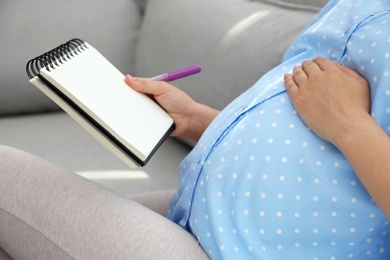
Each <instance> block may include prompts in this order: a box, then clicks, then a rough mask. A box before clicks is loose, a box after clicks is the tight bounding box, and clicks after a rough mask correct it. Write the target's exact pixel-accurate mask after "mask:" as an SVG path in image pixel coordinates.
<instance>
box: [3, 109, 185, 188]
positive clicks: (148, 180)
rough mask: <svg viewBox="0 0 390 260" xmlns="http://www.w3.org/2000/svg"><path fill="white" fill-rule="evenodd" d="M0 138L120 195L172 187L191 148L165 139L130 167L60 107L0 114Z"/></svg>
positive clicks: (176, 141)
mask: <svg viewBox="0 0 390 260" xmlns="http://www.w3.org/2000/svg"><path fill="white" fill-rule="evenodd" d="M0 143H1V144H2V145H7V146H12V147H15V148H18V149H21V150H24V151H27V152H29V153H32V154H34V155H37V156H39V157H41V158H43V159H45V160H48V161H50V162H52V163H55V164H57V165H59V166H61V167H63V168H65V169H68V170H71V171H75V172H77V173H79V174H80V175H82V176H84V177H87V178H89V179H91V180H93V181H95V182H97V183H100V184H102V185H104V186H107V187H109V188H111V189H113V190H115V191H117V192H120V193H123V194H133V193H139V192H147V191H155V190H161V189H174V188H176V187H177V184H178V182H177V179H178V178H177V172H178V167H179V164H180V162H181V160H182V159H183V158H184V157H185V156H186V154H188V152H189V151H190V149H191V148H190V147H189V146H187V145H186V144H184V143H183V142H181V141H179V140H177V139H175V138H169V139H168V140H167V141H166V142H164V143H163V145H162V146H161V147H160V149H159V150H158V151H157V152H156V154H155V155H154V156H153V158H152V159H151V160H150V161H149V163H148V164H147V165H146V166H145V167H143V168H139V169H134V170H133V169H130V168H129V167H128V166H127V165H126V164H124V163H123V162H122V161H121V160H119V159H118V158H117V157H115V156H114V155H113V154H111V153H110V152H109V151H107V150H106V149H105V148H104V147H103V146H101V145H100V144H99V143H98V142H97V141H96V140H95V139H94V138H93V137H92V136H90V135H89V134H88V133H87V132H86V131H85V130H84V129H83V128H82V127H81V126H80V125H78V124H77V123H76V122H75V121H74V120H73V119H72V118H71V117H70V116H68V115H67V114H65V113H63V112H58V113H47V114H34V115H25V116H17V117H15V116H13V117H3V118H1V119H0ZM55 151H61V152H55ZM64 155H65V156H64Z"/></svg>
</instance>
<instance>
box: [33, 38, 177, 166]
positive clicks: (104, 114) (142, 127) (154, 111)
mask: <svg viewBox="0 0 390 260" xmlns="http://www.w3.org/2000/svg"><path fill="white" fill-rule="evenodd" d="M26 71H27V74H28V75H29V77H30V82H31V83H32V84H34V85H35V86H36V87H37V88H38V89H40V90H41V91H42V92H43V93H44V94H46V95H47V96H48V97H49V98H51V99H52V100H53V101H54V102H55V103H57V104H58V105H59V106H60V107H61V108H62V109H63V110H64V111H65V112H66V113H68V114H69V115H70V116H71V117H72V118H73V119H74V120H76V121H77V122H78V123H79V124H80V125H81V126H83V127H84V128H85V129H86V130H87V131H88V132H89V133H90V134H91V135H92V136H93V137H95V138H96V139H97V140H98V141H99V142H100V143H101V144H102V145H103V146H104V147H106V148H107V149H108V150H109V151H111V152H112V153H113V154H114V155H116V156H117V157H119V158H120V159H122V160H123V161H124V162H125V163H126V164H128V165H129V166H130V167H132V168H137V167H139V166H144V165H145V164H146V163H147V162H148V161H149V160H150V158H151V157H152V156H153V154H154V153H155V151H156V150H157V149H158V147H159V146H160V145H161V144H162V143H163V142H164V140H165V139H166V138H167V137H168V136H169V135H170V133H171V132H172V131H173V129H174V123H173V119H172V118H171V117H170V116H169V115H168V113H167V112H166V111H164V110H163V109H162V108H161V107H160V106H159V105H158V104H157V103H155V102H154V101H153V100H151V99H150V98H149V97H148V96H146V95H144V94H141V93H138V92H136V91H134V90H133V89H131V88H130V87H129V86H127V84H126V83H125V82H124V77H125V76H124V75H123V74H122V73H121V72H120V71H119V70H118V69H117V68H116V67H115V66H114V65H112V64H111V63H110V62H109V61H108V60H107V59H106V58H105V57H104V56H103V55H102V54H101V53H99V51H97V50H96V49H95V48H93V47H92V46H91V45H90V44H88V43H87V42H84V41H82V40H81V39H72V40H70V41H68V42H66V43H64V44H62V45H60V46H58V47H57V48H54V49H53V50H50V51H48V52H46V53H44V54H42V55H40V56H39V57H36V58H34V59H31V60H30V61H29V62H28V63H27V66H26Z"/></svg>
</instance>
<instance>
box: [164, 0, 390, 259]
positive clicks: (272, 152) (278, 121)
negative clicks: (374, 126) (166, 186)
mask: <svg viewBox="0 0 390 260" xmlns="http://www.w3.org/2000/svg"><path fill="white" fill-rule="evenodd" d="M386 10H390V3H388V1H367V0H355V1H353V0H344V1H331V3H330V4H329V5H328V6H327V7H326V8H325V9H324V10H323V11H321V13H320V14H319V16H318V18H317V19H315V20H314V21H313V22H312V23H311V24H310V25H309V26H308V27H307V28H306V30H305V31H304V32H303V33H302V34H301V35H300V36H299V38H298V39H297V40H296V41H295V42H294V44H293V45H292V47H291V48H290V49H289V50H288V51H287V52H286V54H285V57H284V62H283V63H282V64H281V65H280V66H279V67H277V68H275V69H274V70H272V71H271V72H269V73H268V74H266V75H265V76H264V77H263V78H261V79H260V80H259V81H258V82H257V83H256V84H255V85H254V86H253V87H252V88H251V89H249V90H248V91H247V92H245V93H244V94H243V95H241V96H240V97H238V98H237V99H236V100H235V101H234V102H233V103H232V104H230V105H229V106H228V107H227V108H226V109H225V110H224V111H222V112H221V114H220V115H219V116H218V118H217V119H216V120H215V121H214V122H213V123H212V124H211V125H210V127H209V128H208V129H207V131H206V132H205V134H204V135H203V137H202V138H201V140H200V141H199V143H198V145H197V146H196V147H195V148H194V150H193V151H192V152H191V153H190V154H189V155H188V156H187V158H186V159H185V160H184V161H183V162H182V164H181V166H180V187H179V191H178V193H177V194H176V196H175V198H174V199H173V200H172V203H171V206H170V210H169V212H168V217H169V218H171V219H172V220H174V221H175V222H177V223H179V224H180V225H182V226H183V227H185V228H187V229H188V230H189V231H190V232H192V234H193V235H194V236H195V237H196V238H197V239H198V240H199V242H200V244H201V245H202V247H203V248H204V250H205V251H206V253H207V254H208V255H209V256H210V257H211V258H213V259H220V258H224V259H239V258H240V257H242V258H243V259H286V257H288V259H365V258H375V259H389V258H390V249H389V248H390V237H389V232H390V225H389V223H388V220H387V219H386V217H385V216H384V214H383V213H382V212H381V211H380V209H379V208H378V207H377V206H376V204H375V203H374V202H373V201H372V199H371V197H370V196H369V194H368V193H367V192H366V190H365V189H364V187H363V185H362V184H361V182H360V181H359V179H358V178H357V176H356V175H355V173H354V172H353V170H352V168H351V166H350V165H349V163H348V162H347V161H346V159H345V158H344V157H343V155H342V154H341V153H340V152H339V151H338V150H337V149H336V148H335V147H334V146H333V145H332V144H330V143H327V142H325V141H324V140H322V139H320V138H319V137H317V136H316V135H315V134H314V133H313V132H311V131H310V129H308V128H307V126H306V125H304V124H303V122H302V121H301V120H300V118H299V116H298V115H297V113H296V111H295V110H294V108H293V106H292V104H291V102H290V100H289V97H288V95H287V93H286V92H285V87H284V83H283V81H282V78H283V74H284V73H286V72H288V71H291V70H292V68H293V67H294V65H296V64H299V63H301V62H302V61H303V60H304V59H311V58H313V57H314V56H323V57H326V58H329V59H332V60H334V61H340V62H341V63H343V64H344V65H345V66H348V67H351V68H353V69H355V70H356V71H358V72H359V73H360V74H361V75H363V76H364V77H365V78H366V79H367V80H368V81H369V83H370V88H371V96H372V110H371V111H372V116H373V117H374V118H375V120H376V121H377V122H378V123H379V124H380V125H381V126H382V128H383V129H384V130H385V131H387V132H388V133H389V132H390V76H389V72H390V54H389V53H390V30H389V29H388V28H389V27H388V26H389V25H390V11H386Z"/></svg>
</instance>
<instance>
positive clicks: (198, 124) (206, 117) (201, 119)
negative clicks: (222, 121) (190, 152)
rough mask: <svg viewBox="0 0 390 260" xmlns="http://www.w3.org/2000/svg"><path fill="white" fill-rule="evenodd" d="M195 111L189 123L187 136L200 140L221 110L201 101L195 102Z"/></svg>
mask: <svg viewBox="0 0 390 260" xmlns="http://www.w3.org/2000/svg"><path fill="white" fill-rule="evenodd" d="M192 111H193V113H192V115H191V117H190V119H189V122H188V124H187V127H188V129H187V134H186V137H187V138H190V139H192V140H194V141H198V140H199V138H200V137H201V136H202V134H203V132H204V131H205V130H206V128H207V127H208V126H209V125H210V123H211V122H212V121H213V120H214V118H215V117H216V116H217V115H218V114H219V111H218V110H216V109H214V108H212V107H209V106H207V105H204V104H201V103H195V106H194V109H193V110H192Z"/></svg>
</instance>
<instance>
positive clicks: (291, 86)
mask: <svg viewBox="0 0 390 260" xmlns="http://www.w3.org/2000/svg"><path fill="white" fill-rule="evenodd" d="M284 83H285V85H286V90H287V92H288V94H289V95H290V97H291V99H294V97H295V96H296V95H297V94H298V91H299V89H298V85H297V84H296V83H295V81H294V78H293V75H291V74H289V73H287V74H285V75H284Z"/></svg>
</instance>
